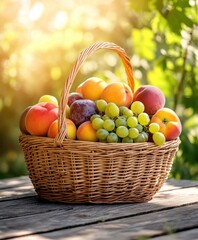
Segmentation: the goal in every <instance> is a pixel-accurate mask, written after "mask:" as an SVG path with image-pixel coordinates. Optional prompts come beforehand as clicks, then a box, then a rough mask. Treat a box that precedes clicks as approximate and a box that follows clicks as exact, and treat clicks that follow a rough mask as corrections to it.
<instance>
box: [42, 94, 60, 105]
mask: <svg viewBox="0 0 198 240" xmlns="http://www.w3.org/2000/svg"><path fill="white" fill-rule="evenodd" d="M38 102H39V103H40V102H48V103H52V104H54V105H55V106H56V107H58V100H57V98H56V97H54V96H52V95H47V94H46V95H43V96H41V97H40V98H39V100H38Z"/></svg>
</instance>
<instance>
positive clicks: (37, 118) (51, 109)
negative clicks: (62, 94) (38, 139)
mask: <svg viewBox="0 0 198 240" xmlns="http://www.w3.org/2000/svg"><path fill="white" fill-rule="evenodd" d="M57 118H58V108H57V107H56V106H55V105H54V104H52V103H47V102H41V103H37V104H36V105H34V106H32V107H31V108H30V109H29V111H28V112H27V114H26V117H25V126H26V129H27V131H28V132H29V133H30V134H31V135H35V136H47V132H48V129H49V126H50V125H51V123H52V122H53V121H54V120H56V119H57Z"/></svg>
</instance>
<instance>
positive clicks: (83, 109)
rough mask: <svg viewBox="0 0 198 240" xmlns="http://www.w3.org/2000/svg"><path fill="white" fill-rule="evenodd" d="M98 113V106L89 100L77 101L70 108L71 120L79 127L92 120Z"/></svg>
mask: <svg viewBox="0 0 198 240" xmlns="http://www.w3.org/2000/svg"><path fill="white" fill-rule="evenodd" d="M96 113H97V109H96V104H95V102H94V101H92V100H89V99H80V100H76V101H74V102H73V103H72V104H71V106H70V119H71V120H72V121H73V122H74V123H75V125H76V126H77V127H78V126H80V124H82V123H83V122H86V121H88V120H90V117H91V116H92V115H93V114H96Z"/></svg>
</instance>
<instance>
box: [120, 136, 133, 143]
mask: <svg viewBox="0 0 198 240" xmlns="http://www.w3.org/2000/svg"><path fill="white" fill-rule="evenodd" d="M122 142H123V143H132V142H133V139H132V138H130V137H129V136H128V137H125V138H123V139H122Z"/></svg>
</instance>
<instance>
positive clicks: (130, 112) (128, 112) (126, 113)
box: [123, 109, 133, 118]
mask: <svg viewBox="0 0 198 240" xmlns="http://www.w3.org/2000/svg"><path fill="white" fill-rule="evenodd" d="M123 115H124V116H125V117H127V118H128V117H131V116H133V112H132V111H131V110H130V109H126V110H124V112H123Z"/></svg>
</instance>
